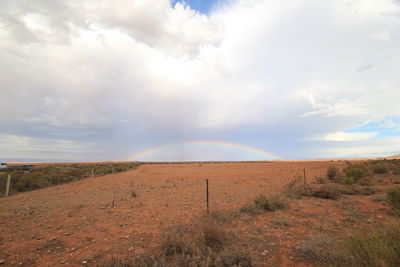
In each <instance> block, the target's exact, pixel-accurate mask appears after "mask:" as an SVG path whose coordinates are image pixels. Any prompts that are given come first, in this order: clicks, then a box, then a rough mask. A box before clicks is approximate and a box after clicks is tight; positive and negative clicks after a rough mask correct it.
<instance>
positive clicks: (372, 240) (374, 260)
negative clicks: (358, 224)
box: [330, 225, 400, 267]
mask: <svg viewBox="0 0 400 267" xmlns="http://www.w3.org/2000/svg"><path fill="white" fill-rule="evenodd" d="M330 262H331V265H332V266H355V267H358V266H359V267H364V266H366V267H375V266H382V267H392V266H393V267H395V266H400V226H399V225H396V226H393V227H389V228H387V229H379V230H376V231H370V230H368V231H363V232H361V231H359V232H355V233H353V234H352V235H351V236H350V237H348V238H347V240H346V241H345V243H344V244H343V246H341V250H340V253H339V254H338V255H337V257H331V260H330Z"/></svg>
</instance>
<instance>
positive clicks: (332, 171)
mask: <svg viewBox="0 0 400 267" xmlns="http://www.w3.org/2000/svg"><path fill="white" fill-rule="evenodd" d="M326 175H327V176H328V179H329V180H331V181H337V180H338V178H339V169H338V168H337V167H335V166H329V167H328V170H327V172H326Z"/></svg>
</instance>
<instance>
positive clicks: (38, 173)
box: [0, 162, 139, 194]
mask: <svg viewBox="0 0 400 267" xmlns="http://www.w3.org/2000/svg"><path fill="white" fill-rule="evenodd" d="M138 166H139V163H136V162H131V163H130V162H129V163H113V164H110V163H97V164H65V165H64V164H57V165H47V166H40V165H39V166H35V167H32V168H18V167H15V168H7V169H6V171H7V172H8V174H11V178H12V179H11V181H12V184H11V187H10V188H11V189H10V194H14V193H16V192H25V191H30V190H34V189H39V188H44V187H48V186H52V185H57V184H62V183H69V182H73V181H78V180H81V179H85V178H88V177H91V175H92V170H93V172H94V175H96V176H100V175H104V174H108V173H111V172H112V169H113V168H115V169H116V170H117V171H124V170H128V169H134V168H137V167H138ZM1 176H2V177H6V176H7V174H6V173H4V174H3V173H2V175H1ZM2 177H0V178H2ZM5 184H6V183H5V179H1V181H0V191H3V192H4V190H5Z"/></svg>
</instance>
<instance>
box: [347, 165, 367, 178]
mask: <svg viewBox="0 0 400 267" xmlns="http://www.w3.org/2000/svg"><path fill="white" fill-rule="evenodd" d="M344 172H345V173H346V176H347V177H349V178H353V179H354V181H355V182H358V181H359V180H360V179H361V178H364V177H368V176H370V174H369V172H368V170H367V168H366V167H365V166H364V165H361V164H357V165H349V166H347V167H346V168H345V169H344Z"/></svg>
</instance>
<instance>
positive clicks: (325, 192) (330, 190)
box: [311, 184, 341, 200]
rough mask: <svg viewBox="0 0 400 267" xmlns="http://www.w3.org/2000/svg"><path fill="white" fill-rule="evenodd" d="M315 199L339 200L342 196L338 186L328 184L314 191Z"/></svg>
mask: <svg viewBox="0 0 400 267" xmlns="http://www.w3.org/2000/svg"><path fill="white" fill-rule="evenodd" d="M311 195H312V196H313V197H317V198H325V199H333V200H337V199H339V198H340V196H341V194H340V191H339V190H338V187H337V186H334V185H332V184H326V185H323V186H321V187H320V188H318V189H314V190H313V192H312V193H311Z"/></svg>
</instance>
